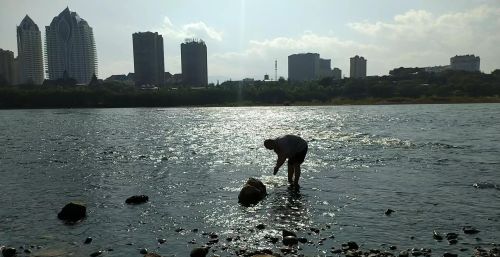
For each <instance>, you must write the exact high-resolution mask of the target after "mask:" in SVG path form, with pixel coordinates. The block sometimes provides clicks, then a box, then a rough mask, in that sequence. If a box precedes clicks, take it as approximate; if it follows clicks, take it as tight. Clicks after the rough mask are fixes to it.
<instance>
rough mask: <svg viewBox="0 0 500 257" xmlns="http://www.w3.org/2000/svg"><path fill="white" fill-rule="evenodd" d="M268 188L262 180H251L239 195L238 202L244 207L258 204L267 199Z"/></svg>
mask: <svg viewBox="0 0 500 257" xmlns="http://www.w3.org/2000/svg"><path fill="white" fill-rule="evenodd" d="M266 194H267V192H266V186H265V185H264V183H262V182H261V181H260V180H258V179H255V178H249V179H248V181H247V183H246V184H245V185H244V186H243V188H242V189H241V191H240V194H239V195H238V202H239V203H240V204H241V205H243V206H250V205H252V204H257V203H258V202H260V201H261V200H262V199H264V197H266Z"/></svg>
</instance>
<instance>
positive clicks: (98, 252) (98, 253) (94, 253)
mask: <svg viewBox="0 0 500 257" xmlns="http://www.w3.org/2000/svg"><path fill="white" fill-rule="evenodd" d="M101 254H103V251H97V252H93V253H91V254H90V257H97V256H99V255H101Z"/></svg>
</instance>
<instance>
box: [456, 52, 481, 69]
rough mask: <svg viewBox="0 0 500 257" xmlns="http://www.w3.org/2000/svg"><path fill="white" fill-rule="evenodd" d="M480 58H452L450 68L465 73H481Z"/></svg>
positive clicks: (459, 56)
mask: <svg viewBox="0 0 500 257" xmlns="http://www.w3.org/2000/svg"><path fill="white" fill-rule="evenodd" d="M480 62H481V60H480V58H479V56H474V55H473V54H472V55H455V56H454V57H451V58H450V66H451V69H452V70H463V71H480V69H479V68H480Z"/></svg>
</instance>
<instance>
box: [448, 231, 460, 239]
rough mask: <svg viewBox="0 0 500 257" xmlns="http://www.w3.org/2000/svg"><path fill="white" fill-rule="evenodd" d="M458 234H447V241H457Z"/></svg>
mask: <svg viewBox="0 0 500 257" xmlns="http://www.w3.org/2000/svg"><path fill="white" fill-rule="evenodd" d="M457 238H458V234H457V233H446V239H448V240H451V239H457Z"/></svg>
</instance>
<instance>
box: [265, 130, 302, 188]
mask: <svg viewBox="0 0 500 257" xmlns="http://www.w3.org/2000/svg"><path fill="white" fill-rule="evenodd" d="M264 146H265V147H266V148H267V149H269V150H274V152H276V154H278V160H277V161H276V166H274V173H273V174H274V175H276V173H278V170H279V169H280V167H281V166H282V165H283V163H285V160H286V159H288V183H290V185H292V186H296V187H298V186H299V178H300V164H302V163H303V162H304V159H305V158H306V154H307V142H306V141H305V140H304V139H302V138H301V137H299V136H294V135H286V136H282V137H278V138H276V139H266V140H265V141H264Z"/></svg>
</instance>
